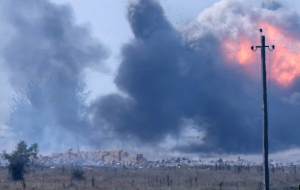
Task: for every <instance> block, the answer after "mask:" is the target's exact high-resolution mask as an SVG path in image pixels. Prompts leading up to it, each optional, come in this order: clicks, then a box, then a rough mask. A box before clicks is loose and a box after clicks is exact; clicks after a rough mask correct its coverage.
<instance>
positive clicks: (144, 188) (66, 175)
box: [0, 166, 300, 190]
mask: <svg viewBox="0 0 300 190" xmlns="http://www.w3.org/2000/svg"><path fill="white" fill-rule="evenodd" d="M216 169H217V170H216ZM83 170H84V171H85V174H84V177H85V179H82V180H74V179H73V180H72V175H71V168H65V167H62V168H53V169H51V168H30V169H29V170H28V171H29V172H27V173H26V174H25V178H24V181H25V185H24V184H23V182H22V181H11V180H10V179H9V175H8V171H7V169H6V168H0V180H1V181H0V189H1V190H5V189H18V190H21V189H24V187H25V189H29V190H38V189H45V190H46V189H78V190H81V189H82V190H84V189H101V190H125V189H128V190H129V189H130V190H131V189H133V190H152V189H153V190H154V189H158V190H163V189H166V190H168V189H170V190H171V189H174V190H184V189H191V190H194V189H195V190H196V189H199V190H205V189H207V190H213V189H215V190H219V189H222V190H227V189H228V190H229V189H232V190H237V189H239V190H244V189H248V190H255V189H262V174H263V173H262V171H261V170H260V168H258V167H237V166H236V167H234V166H231V168H230V170H229V168H228V167H227V168H226V167H220V168H219V167H218V168H216V167H215V166H197V167H181V168H178V167H163V168H149V169H146V168H117V169H115V168H96V167H94V168H91V169H83ZM297 172H298V171H297V170H295V169H293V168H287V167H286V168H284V170H282V168H277V169H274V170H273V169H270V185H271V189H274V190H275V189H276V190H277V189H278V190H285V189H291V187H292V186H293V187H294V189H298V187H299V184H300V175H299V174H298V173H297Z"/></svg>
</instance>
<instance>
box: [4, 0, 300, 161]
mask: <svg viewBox="0 0 300 190" xmlns="http://www.w3.org/2000/svg"><path fill="white" fill-rule="evenodd" d="M215 3H217V4H215ZM19 6H23V7H25V8H18V10H19V12H16V11H8V10H13V8H14V7H19ZM248 7H252V8H251V9H249V10H248ZM26 8H27V9H26ZM299 8H300V4H299V3H298V2H297V1H292V0H290V1H259V0H253V1H242V0H239V1H233V0H222V1H211V0H210V1H208V0H207V1H197V0H190V1H188V3H187V1H183V0H160V1H155V0H131V1H128V0H127V1H125V0H124V1H122V0H113V1H111V0H101V1H98V0H49V1H48V0H47V1H46V0H40V1H37V3H32V2H31V3H23V2H22V1H20V0H16V1H15V2H10V1H5V3H3V5H1V9H2V10H6V11H3V12H2V13H1V14H2V19H1V20H0V25H2V29H1V30H0V34H1V35H2V36H6V37H5V38H4V37H3V40H2V42H1V44H0V46H1V52H2V55H1V56H0V68H1V71H2V72H1V73H0V74H1V79H2V81H3V83H2V84H1V83H0V85H1V87H2V89H3V90H2V93H1V95H0V97H1V100H0V105H1V108H2V109H1V111H0V126H1V129H2V130H0V142H2V143H5V144H6V146H3V147H1V150H11V149H12V148H13V147H14V146H15V143H16V142H17V141H19V140H20V139H25V140H27V141H28V142H29V143H33V142H35V141H37V142H39V144H40V148H41V151H42V152H44V153H51V152H57V151H64V150H65V149H67V148H69V147H73V148H75V144H76V143H79V144H80V146H81V149H83V150H94V149H100V150H108V149H125V150H128V151H129V152H130V153H138V152H141V153H144V154H145V155H146V156H148V157H153V158H154V157H164V156H169V155H171V156H175V155H176V156H177V155H182V154H190V155H193V156H194V157H195V156H197V155H202V154H203V155H206V156H209V155H214V154H226V155H227V154H228V155H236V154H243V155H247V154H251V155H253V154H258V153H259V152H260V151H261V150H260V148H261V143H260V140H261V139H260V138H261V134H260V132H261V130H260V129H261V123H260V121H261V109H260V108H261V92H260V89H261V87H260V81H259V80H260V72H257V69H260V67H259V61H258V59H259V52H256V53H254V55H253V56H251V55H250V52H248V51H246V50H244V49H245V48H248V46H249V47H250V46H251V45H255V44H257V45H258V43H259V33H258V32H257V31H258V28H260V27H262V28H264V32H265V34H266V35H267V36H269V39H267V43H275V44H276V50H277V52H283V51H286V52H285V54H281V53H276V52H274V53H273V52H272V54H269V55H267V62H268V61H269V62H270V63H271V62H272V60H273V62H272V64H271V66H270V67H269V70H268V71H269V72H270V75H269V76H268V77H269V78H268V81H269V86H268V87H269V103H270V104H269V110H270V112H269V114H270V115H269V116H270V126H271V127H270V129H272V126H273V132H270V136H271V138H270V140H271V142H272V143H273V144H274V145H273V146H271V147H270V148H271V152H272V153H274V154H275V153H278V151H286V150H290V149H295V148H298V146H299V145H300V144H299V143H298V142H297V140H296V139H297V135H296V134H297V132H298V129H297V124H298V123H299V122H300V120H299V119H298V114H297V112H298V111H299V105H300V90H299V88H298V85H297V84H299V77H298V74H299V72H300V69H299V66H297V65H298V64H297V59H298V58H297V56H296V53H297V51H298V49H297V48H298V43H299V42H298V41H300V39H299V37H298V36H299V34H298V33H297V31H299V30H298V27H299V26H298V20H299V16H298V14H299V13H300V12H299ZM299 44H300V43H299ZM29 45H30V47H28V46H29ZM277 45H279V46H277ZM283 46H285V47H283ZM284 48H286V49H284ZM276 50H275V51H276ZM225 51H226V52H225ZM213 52H214V53H213ZM231 52H236V53H231ZM286 54H287V55H289V56H290V57H291V60H289V58H287V57H285V55H286ZM269 56H270V57H269ZM269 58H270V59H269ZM287 62H288V63H291V64H293V65H292V66H291V65H286V63H287ZM172 64H174V65H175V66H172ZM170 65H171V66H170ZM292 67H293V68H292ZM20 71H21V72H20ZM245 84H246V85H245ZM272 118H273V119H272ZM285 129H287V130H285ZM292 133H294V134H292ZM45 139H47V140H45ZM203 155H202V156H203Z"/></svg>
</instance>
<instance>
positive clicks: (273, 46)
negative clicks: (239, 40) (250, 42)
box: [251, 45, 275, 51]
mask: <svg viewBox="0 0 300 190" xmlns="http://www.w3.org/2000/svg"><path fill="white" fill-rule="evenodd" d="M263 47H264V48H268V49H269V50H270V51H273V50H274V49H275V45H272V49H270V46H263ZM257 48H262V46H255V50H254V46H251V50H252V51H256V50H257Z"/></svg>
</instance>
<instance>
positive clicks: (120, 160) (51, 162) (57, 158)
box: [0, 149, 300, 168]
mask: <svg viewBox="0 0 300 190" xmlns="http://www.w3.org/2000/svg"><path fill="white" fill-rule="evenodd" d="M33 161H34V163H35V165H38V166H45V167H51V166H66V167H68V166H76V165H77V166H97V167H140V168H157V167H163V166H166V167H181V166H200V165H206V166H209V165H210V166H215V165H218V166H222V165H223V166H224V165H225V166H228V165H231V166H236V165H243V166H256V165H257V166H259V165H261V164H262V163H255V162H253V161H250V160H244V159H241V158H240V157H238V159H236V160H223V159H221V158H220V159H216V160H208V159H206V160H201V159H199V160H192V159H189V158H186V157H181V158H180V157H178V158H168V159H161V160H156V161H148V160H147V159H146V158H144V157H143V154H135V155H129V154H128V152H126V151H124V150H118V151H99V150H97V151H74V150H72V149H69V150H66V151H65V152H61V153H52V155H50V156H43V155H39V156H38V157H37V159H35V160H33ZM7 164H8V162H7V161H5V160H3V158H2V155H1V153H0V166H5V165H7ZM269 165H270V167H281V166H293V165H300V161H297V162H296V163H278V162H275V161H274V160H271V159H270V160H269Z"/></svg>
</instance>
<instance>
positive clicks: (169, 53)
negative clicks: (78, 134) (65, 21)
mask: <svg viewBox="0 0 300 190" xmlns="http://www.w3.org/2000/svg"><path fill="white" fill-rule="evenodd" d="M251 3H253V2H245V1H233V0H223V1H221V2H220V3H217V4H215V5H214V6H213V7H212V8H210V9H207V10H205V11H204V12H203V13H201V14H200V15H199V17H198V18H197V20H196V21H193V22H190V23H188V24H186V25H185V26H183V28H181V29H176V28H174V27H173V26H172V24H171V23H170V22H169V21H168V20H167V18H166V16H165V13H164V10H163V9H162V7H161V6H160V4H159V2H158V1H155V0H138V1H132V2H131V3H130V4H129V6H128V8H127V19H128V21H129V23H130V26H131V29H132V32H133V34H134V36H135V38H134V39H133V40H132V41H131V42H129V43H127V44H125V45H124V46H123V47H122V56H123V60H122V62H121V65H120V67H119V69H118V75H117V76H116V78H115V83H116V85H117V86H118V88H119V89H120V90H121V91H122V92H123V93H124V94H125V95H118V94H111V95H108V96H105V97H100V98H99V99H98V100H96V101H95V102H94V103H93V105H92V111H93V114H94V119H93V122H94V125H100V124H101V125H103V123H105V124H106V125H107V126H108V128H110V129H111V130H112V131H113V132H114V133H116V134H117V135H118V136H119V137H124V138H127V139H135V140H136V141H137V142H140V143H143V144H150V145H157V144H159V143H161V142H164V141H165V139H166V137H168V136H171V137H173V138H175V139H176V138H178V137H179V136H180V133H181V131H183V130H184V128H185V127H187V126H185V122H184V121H185V120H186V119H188V120H193V121H194V123H197V129H198V130H199V131H204V133H203V137H202V141H201V142H200V143H199V142H194V143H190V144H188V145H177V146H175V147H174V149H173V150H176V151H181V152H190V153H200V152H207V153H208V152H217V153H222V152H223V153H224V152H226V153H257V152H260V151H261V150H262V124H261V123H262V121H261V118H262V110H261V83H260V65H259V62H258V63H257V64H256V65H255V66H254V67H253V68H251V69H255V70H257V73H258V74H257V76H256V77H254V78H253V77H250V76H249V75H247V74H245V68H244V67H243V66H242V65H239V64H232V65H231V66H228V65H227V64H225V60H224V59H223V57H222V50H220V47H222V43H223V41H224V37H229V35H242V34H245V35H249V36H251V35H252V34H247V33H245V32H246V31H249V30H251V31H254V30H257V31H258V28H257V25H256V24H255V23H257V22H258V21H259V20H260V19H262V20H267V21H270V22H272V24H275V25H278V26H280V27H286V28H287V27H289V29H291V30H292V31H293V32H296V28H297V27H298V25H295V27H291V23H295V24H296V23H298V22H297V21H299V16H296V15H291V14H286V12H285V11H286V10H287V8H285V7H284V6H282V5H281V4H280V3H277V2H276V3H273V4H272V3H268V1H265V3H262V4H259V5H258V4H257V3H256V4H255V6H253V4H251ZM249 7H254V8H249ZM257 9H258V10H259V11H256V10H257ZM279 18H280V20H278V19H279ZM276 19H277V20H276ZM282 20H284V21H285V22H286V23H287V24H286V25H284V24H283V23H281V21H282ZM228 31H229V32H228ZM234 32H235V34H233V33H234ZM297 34H298V33H297ZM255 37H258V35H256V36H255ZM253 43H256V41H253ZM254 45H255V44H254ZM249 48H250V47H249ZM272 85H273V86H272V91H271V95H270V97H269V102H270V112H269V113H270V114H269V118H270V127H269V129H270V148H271V150H272V151H278V150H282V149H286V148H290V147H293V146H299V145H300V144H299V142H298V141H297V134H299V132H300V131H299V130H300V128H299V127H298V125H299V123H300V117H299V93H298V94H297V93H296V92H299V82H297V83H296V84H295V85H294V86H292V87H290V88H289V89H288V90H287V89H283V88H281V87H280V86H277V85H276V84H272ZM292 93H294V94H293V95H292V96H291V97H290V98H289V96H290V94H292ZM295 93H296V94H295ZM283 97H287V98H286V99H284V98H283ZM287 102H289V103H287ZM291 103H293V104H294V105H291Z"/></svg>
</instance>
